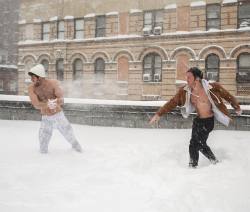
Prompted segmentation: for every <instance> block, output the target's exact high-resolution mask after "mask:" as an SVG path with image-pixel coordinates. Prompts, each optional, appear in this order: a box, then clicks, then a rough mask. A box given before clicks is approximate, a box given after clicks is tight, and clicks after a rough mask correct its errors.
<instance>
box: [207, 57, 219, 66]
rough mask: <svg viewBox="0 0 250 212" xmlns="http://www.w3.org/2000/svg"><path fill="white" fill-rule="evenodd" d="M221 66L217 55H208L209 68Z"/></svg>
mask: <svg viewBox="0 0 250 212" xmlns="http://www.w3.org/2000/svg"><path fill="white" fill-rule="evenodd" d="M218 66H219V57H218V56H216V55H210V56H208V57H207V68H209V69H211V68H216V69H217V68H218Z"/></svg>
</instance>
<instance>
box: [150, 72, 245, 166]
mask: <svg viewBox="0 0 250 212" xmlns="http://www.w3.org/2000/svg"><path fill="white" fill-rule="evenodd" d="M186 77H187V85H186V86H184V87H182V88H180V90H179V91H178V93H177V94H176V95H175V96H174V97H173V98H172V99H170V101H169V102H167V103H166V104H165V105H164V106H163V107H161V108H160V109H159V110H158V111H157V113H156V114H155V115H154V116H153V117H152V118H151V120H150V124H152V123H155V122H158V121H159V120H160V117H161V116H162V115H163V114H164V113H167V112H170V111H171V110H173V109H174V108H175V107H177V106H180V107H181V113H182V115H183V117H185V118H187V117H188V116H189V114H190V113H192V112H194V111H196V112H197V117H196V118H195V119H194V120H193V126H192V136H191V140H190V145H189V155H190V161H189V166H190V167H192V168H196V167H197V166H198V161H199V151H200V152H202V153H203V154H204V155H205V156H206V157H207V158H208V159H209V160H210V161H211V163H213V164H216V163H217V162H218V160H217V158H216V157H215V155H214V154H213V152H212V151H211V149H210V147H209V146H208V145H207V143H206V142H207V138H208V135H209V133H210V132H211V131H212V130H213V128H214V117H215V118H216V119H217V120H218V121H219V122H221V123H222V124H224V125H226V126H228V125H229V123H230V121H231V117H230V115H229V112H228V110H227V108H226V106H225V104H224V103H223V100H222V99H224V100H226V101H227V102H229V103H230V104H231V106H232V107H233V108H234V109H235V110H236V113H237V114H238V115H240V114H241V109H240V106H239V104H238V103H237V101H236V99H235V98H234V97H233V96H232V95H231V94H230V93H229V92H228V91H226V90H225V89H224V88H223V87H222V86H221V85H220V84H219V83H216V82H215V83H209V82H208V81H206V80H204V79H203V74H202V72H201V71H200V70H199V69H198V68H196V67H193V68H190V69H189V70H188V71H187V73H186Z"/></svg>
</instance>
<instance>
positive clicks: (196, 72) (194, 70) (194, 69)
mask: <svg viewBox="0 0 250 212" xmlns="http://www.w3.org/2000/svg"><path fill="white" fill-rule="evenodd" d="M187 72H191V73H192V74H193V76H194V78H195V79H196V78H200V79H202V78H203V73H202V71H201V70H200V69H198V68H197V67H192V68H190V69H188V71H187Z"/></svg>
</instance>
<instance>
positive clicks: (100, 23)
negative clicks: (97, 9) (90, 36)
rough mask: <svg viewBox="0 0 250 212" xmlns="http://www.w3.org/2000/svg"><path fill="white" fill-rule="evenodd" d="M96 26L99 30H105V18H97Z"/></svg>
mask: <svg viewBox="0 0 250 212" xmlns="http://www.w3.org/2000/svg"><path fill="white" fill-rule="evenodd" d="M96 25H97V28H104V27H105V17H104V16H100V17H97V19H96Z"/></svg>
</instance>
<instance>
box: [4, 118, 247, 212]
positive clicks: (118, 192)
mask: <svg viewBox="0 0 250 212" xmlns="http://www.w3.org/2000/svg"><path fill="white" fill-rule="evenodd" d="M0 126H1V127H0V135H1V139H0V145H1V148H0V170H1V171H0V211H1V212H34V211H35V212H40V211H42V212H55V211H60V212H64V211H65V212H68V211H71V212H79V211H85V212H166V211H169V212H182V211H183V212H235V211H240V212H249V211H250V140H249V138H250V132H247V131H244V132H240V131H213V132H212V133H211V135H210V137H209V141H208V143H209V145H210V146H211V148H212V150H214V152H215V154H216V156H217V157H218V158H219V159H220V160H221V162H220V163H219V164H217V165H211V164H210V163H209V162H208V161H207V159H206V158H204V157H203V156H201V157H200V164H199V167H198V168H197V169H189V168H188V166H187V164H188V144H189V138H190V133H191V131H190V130H178V129H176V130H173V129H171V130H168V129H131V128H130V129H128V128H111V127H92V126H81V125H73V128H74V131H75V134H76V136H77V138H78V140H79V141H80V143H81V144H82V145H83V147H84V153H82V154H79V153H77V152H74V151H73V150H72V149H71V148H70V146H69V144H68V143H67V142H66V141H65V140H64V138H63V137H62V136H61V135H60V134H59V132H58V131H55V132H54V134H53V137H52V140H51V143H50V148H49V154H47V155H42V154H40V153H39V151H38V138H37V134H38V129H39V122H35V121H8V120H0Z"/></svg>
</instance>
